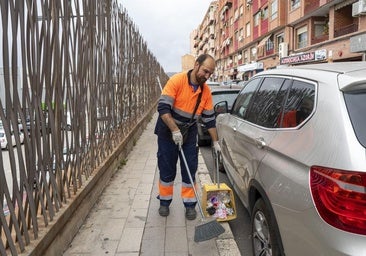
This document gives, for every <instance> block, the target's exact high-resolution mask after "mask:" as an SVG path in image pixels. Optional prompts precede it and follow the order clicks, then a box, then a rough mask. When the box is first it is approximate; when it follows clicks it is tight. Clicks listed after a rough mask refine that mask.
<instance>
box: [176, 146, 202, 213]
mask: <svg viewBox="0 0 366 256" xmlns="http://www.w3.org/2000/svg"><path fill="white" fill-rule="evenodd" d="M178 147H179V151H180V153H181V155H182V159H183V162H184V165H185V166H186V170H187V174H188V177H189V181H190V182H191V185H192V188H193V191H194V195H195V196H196V200H197V204H198V206H199V208H200V213H201V215H202V219H204V218H205V214H204V213H203V210H202V205H201V202H200V200H198V193H197V190H196V187H195V185H194V182H193V178H192V175H191V171H190V170H189V167H188V164H187V160H186V157H185V155H184V152H183V149H182V146H178Z"/></svg>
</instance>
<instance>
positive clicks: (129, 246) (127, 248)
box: [117, 228, 144, 253]
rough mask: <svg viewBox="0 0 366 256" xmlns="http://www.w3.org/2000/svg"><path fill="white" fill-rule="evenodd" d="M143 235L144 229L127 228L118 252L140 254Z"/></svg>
mask: <svg viewBox="0 0 366 256" xmlns="http://www.w3.org/2000/svg"><path fill="white" fill-rule="evenodd" d="M143 233H144V229H143V228H125V229H124V230H123V233H122V237H121V240H120V243H119V245H118V248H117V252H118V253H121V252H127V253H129V252H139V251H140V246H141V241H142V235H143Z"/></svg>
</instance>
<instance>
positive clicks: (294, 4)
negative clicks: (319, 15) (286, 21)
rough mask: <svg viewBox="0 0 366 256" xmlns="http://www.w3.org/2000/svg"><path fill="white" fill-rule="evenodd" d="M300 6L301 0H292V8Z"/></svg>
mask: <svg viewBox="0 0 366 256" xmlns="http://www.w3.org/2000/svg"><path fill="white" fill-rule="evenodd" d="M298 7H300V0H291V10H294V9H296V8H298Z"/></svg>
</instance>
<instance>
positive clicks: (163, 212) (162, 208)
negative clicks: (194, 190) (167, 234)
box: [159, 205, 169, 217]
mask: <svg viewBox="0 0 366 256" xmlns="http://www.w3.org/2000/svg"><path fill="white" fill-rule="evenodd" d="M159 214H160V216H162V217H166V216H168V215H169V206H164V205H160V208H159Z"/></svg>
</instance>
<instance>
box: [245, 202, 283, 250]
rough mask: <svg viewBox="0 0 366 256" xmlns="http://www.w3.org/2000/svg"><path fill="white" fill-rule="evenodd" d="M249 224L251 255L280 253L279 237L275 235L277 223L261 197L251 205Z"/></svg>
mask: <svg viewBox="0 0 366 256" xmlns="http://www.w3.org/2000/svg"><path fill="white" fill-rule="evenodd" d="M251 225H252V246H253V255H256V256H280V255H282V254H281V250H280V246H279V243H278V241H279V240H280V237H279V236H277V235H276V234H278V233H277V232H276V230H278V229H277V224H276V222H275V219H274V216H273V215H272V214H271V213H270V211H269V209H268V207H267V206H266V204H265V203H264V201H263V199H262V198H259V199H258V200H257V201H256V203H255V205H254V207H253V210H252V215H251Z"/></svg>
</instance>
